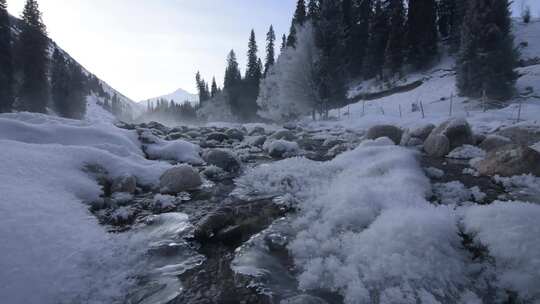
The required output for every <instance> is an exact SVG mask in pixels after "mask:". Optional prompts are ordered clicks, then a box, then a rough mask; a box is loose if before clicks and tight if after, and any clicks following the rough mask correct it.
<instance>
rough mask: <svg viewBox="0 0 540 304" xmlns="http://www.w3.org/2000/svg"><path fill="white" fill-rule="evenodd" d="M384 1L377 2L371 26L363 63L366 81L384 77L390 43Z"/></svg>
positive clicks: (376, 0) (378, 0)
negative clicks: (386, 53) (387, 49)
mask: <svg viewBox="0 0 540 304" xmlns="http://www.w3.org/2000/svg"><path fill="white" fill-rule="evenodd" d="M382 5H383V4H382V0H375V10H374V13H373V17H372V18H371V21H370V25H369V32H370V35H369V40H368V47H367V50H366V55H365V60H364V63H363V74H364V78H365V79H370V78H373V77H375V76H381V75H382V69H383V65H384V61H385V51H386V46H387V41H388V32H389V30H388V16H387V13H386V11H385V10H384V9H383V6H382Z"/></svg>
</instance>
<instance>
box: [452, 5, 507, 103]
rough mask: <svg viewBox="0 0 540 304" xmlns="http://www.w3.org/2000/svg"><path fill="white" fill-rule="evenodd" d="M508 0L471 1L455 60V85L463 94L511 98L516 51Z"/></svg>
mask: <svg viewBox="0 0 540 304" xmlns="http://www.w3.org/2000/svg"><path fill="white" fill-rule="evenodd" d="M511 28H512V22H511V17H510V3H509V1H508V0H471V1H470V3H469V7H468V10H467V14H466V16H465V20H464V23H463V32H462V37H461V40H462V42H461V49H460V52H459V56H458V60H457V87H458V89H459V91H460V93H461V94H462V95H464V96H470V97H480V96H481V95H482V94H483V92H484V91H485V93H486V94H487V96H488V97H490V98H494V99H500V100H506V99H509V98H510V97H512V95H513V93H514V85H515V81H516V79H517V74H516V72H515V71H514V69H515V67H516V66H517V53H516V49H515V47H514V38H513V35H512V33H511Z"/></svg>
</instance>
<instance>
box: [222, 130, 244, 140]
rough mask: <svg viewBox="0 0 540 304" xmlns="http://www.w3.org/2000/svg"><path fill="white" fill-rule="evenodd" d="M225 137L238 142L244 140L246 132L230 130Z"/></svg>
mask: <svg viewBox="0 0 540 304" xmlns="http://www.w3.org/2000/svg"><path fill="white" fill-rule="evenodd" d="M225 135H227V137H228V138H230V139H234V140H237V141H242V140H244V132H242V131H240V130H238V129H228V130H227V131H225Z"/></svg>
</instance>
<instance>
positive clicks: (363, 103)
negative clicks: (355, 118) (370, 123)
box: [362, 100, 366, 116]
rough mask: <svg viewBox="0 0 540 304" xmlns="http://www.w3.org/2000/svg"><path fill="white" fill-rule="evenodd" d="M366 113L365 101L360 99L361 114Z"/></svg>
mask: <svg viewBox="0 0 540 304" xmlns="http://www.w3.org/2000/svg"><path fill="white" fill-rule="evenodd" d="M364 115H366V101H365V100H364V101H362V116H364Z"/></svg>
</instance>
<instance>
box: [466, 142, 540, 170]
mask: <svg viewBox="0 0 540 304" xmlns="http://www.w3.org/2000/svg"><path fill="white" fill-rule="evenodd" d="M476 167H477V169H478V172H479V173H480V174H481V175H488V176H494V175H500V176H514V175H522V174H534V175H536V176H540V152H538V151H536V150H534V149H531V148H529V147H527V146H520V145H507V146H504V147H503V148H500V149H498V150H495V151H492V152H490V153H488V155H487V156H486V158H485V159H484V160H482V161H480V162H479V163H477V164H476Z"/></svg>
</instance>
